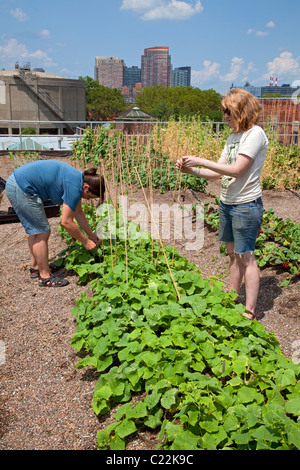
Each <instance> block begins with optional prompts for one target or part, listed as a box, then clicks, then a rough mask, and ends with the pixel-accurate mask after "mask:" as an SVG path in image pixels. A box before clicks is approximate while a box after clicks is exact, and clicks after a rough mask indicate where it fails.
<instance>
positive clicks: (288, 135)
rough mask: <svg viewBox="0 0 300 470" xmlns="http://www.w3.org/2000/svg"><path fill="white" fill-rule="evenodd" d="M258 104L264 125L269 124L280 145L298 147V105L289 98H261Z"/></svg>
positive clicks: (299, 104) (299, 140)
mask: <svg viewBox="0 0 300 470" xmlns="http://www.w3.org/2000/svg"><path fill="white" fill-rule="evenodd" d="M260 102H261V104H262V106H263V114H262V122H263V123H264V125H266V123H268V122H269V123H270V124H271V126H272V129H273V130H274V131H275V132H276V133H277V135H278V137H279V140H280V141H281V142H282V143H284V144H286V145H288V144H295V145H298V146H299V147H300V139H299V138H298V135H299V122H300V103H297V101H296V100H292V99H291V98H261V99H260Z"/></svg>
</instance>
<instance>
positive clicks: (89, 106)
mask: <svg viewBox="0 0 300 470" xmlns="http://www.w3.org/2000/svg"><path fill="white" fill-rule="evenodd" d="M79 79H80V80H83V81H84V82H85V86H86V111H87V119H90V120H95V121H98V120H107V119H114V118H115V117H116V116H117V114H119V113H120V112H121V111H124V110H125V109H126V103H125V100H124V98H123V96H122V94H121V91H120V90H118V89H117V88H108V87H105V86H103V85H99V83H98V82H97V80H94V79H92V78H91V77H88V76H87V77H79Z"/></svg>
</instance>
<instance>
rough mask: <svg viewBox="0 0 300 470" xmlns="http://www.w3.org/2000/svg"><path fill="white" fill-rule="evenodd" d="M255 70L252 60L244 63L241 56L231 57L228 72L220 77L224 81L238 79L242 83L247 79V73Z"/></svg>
mask: <svg viewBox="0 0 300 470" xmlns="http://www.w3.org/2000/svg"><path fill="white" fill-rule="evenodd" d="M255 71H256V69H255V66H254V63H253V62H249V64H248V65H246V64H245V62H244V59H242V58H241V57H233V58H232V60H231V64H230V72H228V73H227V74H226V75H220V79H221V80H222V81H224V82H234V81H235V80H239V81H240V82H241V83H243V82H245V81H248V80H249V78H248V75H249V73H250V72H255Z"/></svg>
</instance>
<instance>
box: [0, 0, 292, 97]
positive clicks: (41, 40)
mask: <svg viewBox="0 0 300 470" xmlns="http://www.w3.org/2000/svg"><path fill="white" fill-rule="evenodd" d="M0 13H1V17H2V18H5V22H4V23H5V24H4V26H2V34H1V37H0V68H4V69H13V68H14V66H15V63H16V62H19V63H20V65H23V64H24V63H27V62H30V63H31V66H32V68H43V69H44V70H45V71H46V72H47V73H52V74H56V75H61V76H65V77H70V78H78V77H79V76H90V77H93V76H94V60H95V57H96V56H118V57H120V58H121V59H123V60H124V62H125V63H126V65H127V66H128V67H132V66H140V58H141V56H142V55H143V51H144V49H146V48H152V47H169V51H170V56H171V62H172V66H173V70H174V69H175V68H179V67H184V66H190V67H191V85H192V86H195V87H199V88H201V89H209V88H213V89H215V90H216V91H219V92H221V91H224V90H225V89H228V88H229V87H230V86H231V84H232V83H234V85H235V86H243V85H244V84H245V82H246V81H248V82H250V83H251V85H253V86H267V85H268V84H269V82H270V77H273V79H274V81H275V79H276V78H277V79H278V86H280V85H282V84H283V83H289V84H293V83H296V84H297V86H298V84H299V86H300V56H299V47H298V44H299V38H298V18H299V17H300V4H299V2H298V1H296V0H288V1H287V2H285V3H284V4H282V2H279V0H273V1H271V0H264V2H260V1H259V0H253V1H252V2H251V4H241V3H240V1H238V0H232V1H231V2H230V5H229V4H228V2H224V1H223V0H215V1H214V2H211V1H209V0H201V1H199V0H181V1H179V0H139V1H137V0H112V1H110V2H107V1H106V0H98V1H97V2H93V1H92V0H90V2H87V3H86V4H85V5H84V6H82V4H81V3H79V2H78V1H76V0H73V1H72V2H71V1H70V0H65V1H64V2H58V1H57V0H53V1H52V2H51V6H50V5H49V3H47V2H38V1H37V0H26V1H25V0H0Z"/></svg>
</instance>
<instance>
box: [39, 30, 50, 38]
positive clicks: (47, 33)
mask: <svg viewBox="0 0 300 470" xmlns="http://www.w3.org/2000/svg"><path fill="white" fill-rule="evenodd" d="M50 36H51V34H50V31H48V29H42V31H40V32H39V37H40V38H42V39H48V38H50Z"/></svg>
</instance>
